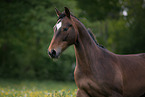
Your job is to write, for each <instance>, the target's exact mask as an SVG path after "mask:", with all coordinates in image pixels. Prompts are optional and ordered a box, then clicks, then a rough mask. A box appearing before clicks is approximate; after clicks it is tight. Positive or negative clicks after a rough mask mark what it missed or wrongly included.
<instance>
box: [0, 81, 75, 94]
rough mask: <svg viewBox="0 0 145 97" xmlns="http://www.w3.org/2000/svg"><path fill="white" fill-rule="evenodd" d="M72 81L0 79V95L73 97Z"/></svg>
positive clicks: (73, 84) (73, 85)
mask: <svg viewBox="0 0 145 97" xmlns="http://www.w3.org/2000/svg"><path fill="white" fill-rule="evenodd" d="M76 91H77V87H76V85H75V83H73V82H54V81H27V80H24V81H18V80H0V97H75V96H76Z"/></svg>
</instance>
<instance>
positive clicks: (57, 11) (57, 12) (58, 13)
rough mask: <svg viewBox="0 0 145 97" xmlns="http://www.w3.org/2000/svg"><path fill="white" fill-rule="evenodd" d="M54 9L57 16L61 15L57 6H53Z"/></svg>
mask: <svg viewBox="0 0 145 97" xmlns="http://www.w3.org/2000/svg"><path fill="white" fill-rule="evenodd" d="M55 11H56V14H57V16H58V17H59V16H60V15H61V12H60V11H59V10H58V9H57V8H55Z"/></svg>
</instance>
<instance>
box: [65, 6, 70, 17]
mask: <svg viewBox="0 0 145 97" xmlns="http://www.w3.org/2000/svg"><path fill="white" fill-rule="evenodd" d="M64 9H65V14H66V16H67V17H68V18H70V11H69V9H68V8H67V7H64Z"/></svg>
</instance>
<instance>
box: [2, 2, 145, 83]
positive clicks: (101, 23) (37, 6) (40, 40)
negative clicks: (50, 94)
mask: <svg viewBox="0 0 145 97" xmlns="http://www.w3.org/2000/svg"><path fill="white" fill-rule="evenodd" d="M90 5H91V6H90ZM65 6H66V7H68V8H69V9H70V10H71V12H73V14H74V15H75V16H76V17H78V18H79V19H80V21H81V22H82V23H84V25H85V26H86V28H90V29H91V30H92V32H93V33H94V34H95V36H96V38H97V40H98V42H99V43H100V44H103V45H104V46H105V48H107V49H109V50H111V51H113V52H115V53H119V54H123V53H140V52H145V45H144V42H145V29H144V27H145V19H144V17H145V2H144V0H140V1H138V0H133V1H130V0H108V1H106V0H93V1H89V0H63V1H62V0H43V1H38V0H23V1H22V0H21V1H20V0H1V1H0V14H1V15H0V77H1V78H16V79H50V80H73V70H74V66H75V54H74V49H73V47H72V46H71V47H69V48H68V49H67V50H66V51H65V52H64V53H63V54H62V55H61V57H60V58H59V59H58V60H52V59H50V58H49V56H48V54H47V49H48V46H49V44H50V41H51V39H52V36H53V26H54V24H55V23H56V21H57V16H56V14H55V11H54V8H55V7H57V8H58V9H59V10H60V11H63V10H64V7H65ZM123 11H126V12H127V16H123V14H122V12H123Z"/></svg>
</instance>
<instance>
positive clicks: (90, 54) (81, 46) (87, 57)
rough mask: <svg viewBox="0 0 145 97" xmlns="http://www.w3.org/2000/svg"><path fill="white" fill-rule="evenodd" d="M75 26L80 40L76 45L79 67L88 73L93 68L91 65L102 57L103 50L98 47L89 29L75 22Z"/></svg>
mask: <svg viewBox="0 0 145 97" xmlns="http://www.w3.org/2000/svg"><path fill="white" fill-rule="evenodd" d="M75 24H76V26H77V29H78V39H77V43H76V44H75V55H76V63H77V67H79V68H81V69H84V70H87V71H88V70H89V68H91V67H90V64H94V63H95V62H96V58H98V57H99V56H100V55H101V52H102V50H101V48H100V47H98V46H97V45H96V43H95V41H94V40H93V39H92V37H91V36H90V35H89V33H88V31H87V29H86V28H85V26H84V25H83V24H82V23H81V22H80V21H78V20H75ZM96 53H97V54H96Z"/></svg>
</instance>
